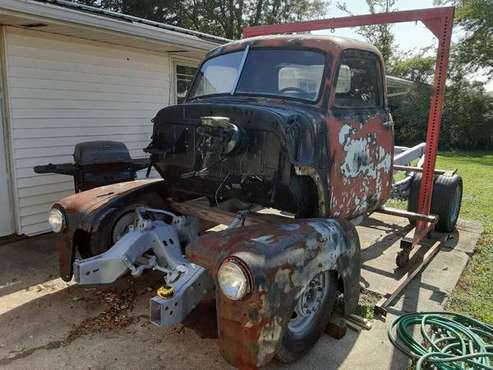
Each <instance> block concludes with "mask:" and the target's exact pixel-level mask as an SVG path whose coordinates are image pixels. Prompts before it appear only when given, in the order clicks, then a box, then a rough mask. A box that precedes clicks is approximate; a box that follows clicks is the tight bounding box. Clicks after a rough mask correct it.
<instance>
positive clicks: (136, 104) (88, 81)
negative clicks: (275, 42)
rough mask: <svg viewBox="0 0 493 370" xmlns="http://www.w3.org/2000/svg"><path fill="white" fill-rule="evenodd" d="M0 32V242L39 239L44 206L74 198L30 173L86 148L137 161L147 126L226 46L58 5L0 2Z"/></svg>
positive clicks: (68, 189)
mask: <svg viewBox="0 0 493 370" xmlns="http://www.w3.org/2000/svg"><path fill="white" fill-rule="evenodd" d="M96 11H97V13H95V12H96ZM0 24H1V25H2V26H1V27H2V28H1V43H0V54H1V57H2V58H1V61H0V66H1V72H2V74H1V76H2V78H1V91H0V98H1V102H2V105H1V107H2V109H1V114H0V116H1V117H0V118H1V120H0V122H1V124H2V132H1V133H2V135H0V207H1V208H0V236H3V235H8V234H12V233H17V234H26V235H34V234H37V233H41V232H44V231H47V230H48V227H47V223H46V213H47V210H48V209H49V207H50V205H51V204H52V203H53V202H54V201H55V200H57V199H59V198H61V197H63V196H65V195H68V194H70V193H72V192H73V191H74V189H73V180H72V177H70V176H64V175H53V174H44V175H40V174H35V173H34V171H33V166H36V165H42V164H47V163H50V162H51V163H62V162H71V161H72V153H73V149H74V145H75V144H76V143H78V142H83V141H90V140H115V141H121V142H124V143H125V144H126V145H127V146H128V148H129V149H130V152H131V155H132V157H135V158H138V157H142V156H143V155H144V153H143V152H142V149H143V148H144V147H145V146H146V145H147V144H148V142H149V139H150V135H151V131H152V124H151V122H150V120H151V118H152V117H153V116H154V114H155V113H156V112H157V111H158V110H159V109H161V108H162V107H164V106H166V105H169V104H174V103H176V102H177V101H178V100H179V98H180V97H182V96H183V94H184V92H185V89H186V85H187V83H188V82H189V81H190V79H191V77H192V74H193V69H194V68H193V67H195V66H196V65H197V64H198V62H199V61H200V59H201V58H202V57H203V55H204V54H205V53H206V52H207V51H208V50H210V49H211V48H213V47H215V46H217V45H219V44H221V43H224V42H225V41H227V40H225V39H221V38H217V37H214V36H211V35H204V34H200V33H197V32H192V31H188V30H183V29H178V28H175V27H171V26H167V25H163V24H155V23H152V22H147V21H144V20H140V19H137V18H133V17H122V16H121V15H118V14H114V13H107V12H104V13H101V12H100V10H99V9H94V8H88V7H83V8H82V9H81V8H80V7H77V8H74V7H73V6H72V5H70V4H67V3H66V2H62V1H60V2H56V1H55V2H54V4H53V3H52V4H47V3H41V2H37V1H25V0H6V1H2V3H1V4H0Z"/></svg>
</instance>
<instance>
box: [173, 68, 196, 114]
mask: <svg viewBox="0 0 493 370" xmlns="http://www.w3.org/2000/svg"><path fill="white" fill-rule="evenodd" d="M196 70H197V68H196V67H192V66H189V65H182V64H176V67H175V74H176V102H177V103H178V104H180V103H183V101H184V100H185V97H186V96H187V92H188V89H189V88H190V85H191V84H192V80H193V76H194V74H195V71H196Z"/></svg>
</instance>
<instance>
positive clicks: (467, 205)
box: [437, 152, 493, 323]
mask: <svg viewBox="0 0 493 370" xmlns="http://www.w3.org/2000/svg"><path fill="white" fill-rule="evenodd" d="M437 168H441V169H442V168H443V169H455V168H457V169H458V170H459V173H460V175H461V176H462V179H463V181H464V196H463V199H462V207H461V215H460V217H461V218H463V219H466V220H475V221H479V222H481V223H482V225H483V228H484V232H483V235H482V237H481V239H480V241H479V243H478V246H477V249H476V252H475V253H474V255H473V256H472V257H471V259H470V260H469V262H468V264H467V266H466V269H465V270H464V272H463V274H462V277H461V279H460V281H459V283H458V285H457V287H456V289H455V290H454V292H453V294H452V296H451V298H450V299H449V300H448V302H447V304H446V307H445V309H446V310H448V311H456V312H462V313H466V314H469V315H471V316H473V317H475V318H477V319H479V320H482V321H485V322H489V323H493V153H480V152H477V153H475V152H472V153H471V152H453V153H442V154H441V155H439V157H438V162H437Z"/></svg>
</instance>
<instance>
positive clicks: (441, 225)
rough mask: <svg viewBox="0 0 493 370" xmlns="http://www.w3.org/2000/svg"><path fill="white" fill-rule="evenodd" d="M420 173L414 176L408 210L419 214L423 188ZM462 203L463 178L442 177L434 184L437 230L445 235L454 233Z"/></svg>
mask: <svg viewBox="0 0 493 370" xmlns="http://www.w3.org/2000/svg"><path fill="white" fill-rule="evenodd" d="M421 177H422V175H421V174H420V173H418V174H416V175H415V176H414V179H413V182H412V183H411V189H410V192H409V199H408V203H407V209H408V210H409V211H411V212H417V210H418V200H419V188H420V186H421ZM461 203H462V178H461V177H460V176H459V175H452V176H447V175H440V176H437V177H436V178H435V181H434V183H433V196H432V199H431V214H434V215H438V222H437V224H436V226H435V230H436V231H439V232H444V233H450V232H452V231H454V229H455V226H456V224H457V220H458V218H459V213H460V206H461Z"/></svg>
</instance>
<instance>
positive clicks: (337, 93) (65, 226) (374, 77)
mask: <svg viewBox="0 0 493 370" xmlns="http://www.w3.org/2000/svg"><path fill="white" fill-rule="evenodd" d="M153 124H154V128H153V134H152V139H151V142H150V144H149V145H148V146H147V148H146V149H145V151H146V152H147V153H149V155H150V162H151V164H152V166H153V168H154V169H155V170H157V172H158V173H159V174H160V176H161V179H147V180H136V181H130V182H124V183H118V184H112V185H108V186H102V187H98V188H95V189H91V190H88V191H83V192H80V193H77V194H74V195H71V196H68V197H66V198H64V199H62V200H60V201H58V202H56V203H55V204H54V205H53V208H52V209H51V211H50V213H49V223H50V225H51V227H52V229H53V231H54V232H55V233H56V240H57V241H56V243H57V248H58V252H59V263H60V273H61V277H62V278H63V279H64V280H67V281H68V280H71V279H72V278H74V279H75V281H76V282H77V283H79V284H90V285H93V284H108V283H111V282H113V281H115V280H116V279H118V278H119V277H121V276H122V275H125V274H131V275H133V276H140V275H141V274H142V273H144V271H145V270H149V269H152V270H157V271H160V272H161V273H162V276H163V284H162V287H161V288H160V289H159V290H158V292H157V293H156V296H155V297H153V298H152V299H151V300H150V320H151V321H152V322H153V323H154V324H156V325H159V326H172V325H176V324H178V323H180V322H181V321H183V320H184V319H185V317H186V316H187V315H188V314H189V313H190V312H191V311H192V310H193V309H194V308H195V307H196V306H197V305H198V304H199V303H200V301H201V300H202V299H203V298H204V297H206V296H207V295H212V296H213V297H214V298H215V300H216V310H217V326H218V327H217V330H218V338H219V344H220V351H221V353H222V355H223V356H224V358H225V359H226V360H227V361H228V362H229V363H230V364H232V365H233V366H237V367H245V368H246V367H249V368H256V367H260V366H263V365H265V364H267V363H268V362H269V361H271V360H272V359H273V358H274V357H275V358H277V359H279V360H281V361H284V362H292V361H295V360H297V359H298V358H300V357H301V356H303V355H304V354H305V353H306V352H307V351H308V350H309V349H310V348H311V347H312V346H313V345H314V344H315V343H316V342H317V340H318V338H319V337H320V335H321V334H322V332H323V330H324V328H325V326H326V325H327V323H328V321H329V319H330V317H331V314H332V312H333V310H334V302H335V301H336V298H337V297H338V296H339V297H340V299H341V301H342V306H343V311H344V312H345V313H351V312H352V311H353V310H354V309H355V307H356V305H357V303H358V298H359V294H360V266H361V260H360V244H359V238H358V234H357V232H356V229H355V225H356V224H358V223H359V222H361V220H362V219H363V218H364V217H365V216H367V215H369V214H370V213H372V212H374V211H376V210H378V209H382V207H384V204H385V203H386V201H387V200H388V199H389V197H390V196H391V194H393V193H395V192H399V193H406V192H407V194H409V212H408V216H409V218H410V219H413V215H416V213H415V212H416V210H417V208H418V206H417V201H418V200H417V199H418V198H417V194H418V193H417V190H416V189H419V183H420V181H421V178H420V174H419V173H418V172H419V171H418V172H416V173H415V172H412V171H411V172H412V175H409V173H411V172H409V173H408V175H409V176H407V177H405V178H403V179H401V180H400V181H394V180H393V166H394V165H396V163H401V164H406V163H407V164H409V163H408V162H409V161H410V157H409V154H410V153H411V154H413V153H414V156H413V158H415V157H416V152H417V151H419V154H420V155H421V154H422V153H423V146H418V147H417V149H413V148H404V149H403V148H398V149H396V148H397V147H394V132H393V121H392V117H391V115H390V112H389V109H388V101H387V93H386V84H385V74H384V64H383V59H382V56H381V54H380V52H379V51H378V50H377V49H376V48H375V47H374V46H372V45H370V44H368V43H364V42H360V41H356V40H351V39H346V38H340V37H336V36H311V35H306V34H303V35H277V36H259V37H253V38H246V39H242V40H239V41H234V42H231V43H228V44H225V45H223V46H220V47H218V48H217V49H214V50H212V51H211V52H209V54H208V55H207V56H206V57H205V59H204V61H203V62H202V63H201V65H200V66H199V68H198V71H197V73H196V75H195V77H194V80H193V82H192V84H191V88H190V90H189V92H188V95H187V97H186V100H185V101H184V102H183V103H182V104H178V105H174V106H168V107H165V108H163V109H162V110H160V111H159V112H158V113H157V114H156V116H155V118H154V119H153ZM404 157H405V158H406V163H403V162H398V159H399V158H401V159H402V158H404ZM433 190H434V192H433V201H432V206H431V208H432V213H434V214H435V215H437V222H436V223H435V228H436V229H439V230H441V231H445V232H450V231H452V230H453V228H454V227H455V224H456V222H457V217H458V214H459V209H460V201H461V197H462V180H461V179H460V176H458V175H457V174H455V173H446V174H441V175H438V176H435V186H434V189H433ZM265 210H270V211H265ZM423 217H424V216H423ZM416 219H417V222H421V221H422V220H423V218H419V217H418V216H416ZM219 224H222V225H226V226H224V227H222V228H221V229H220V230H218V229H217V228H216V229H211V228H212V227H214V226H215V225H219Z"/></svg>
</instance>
